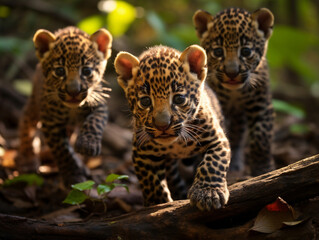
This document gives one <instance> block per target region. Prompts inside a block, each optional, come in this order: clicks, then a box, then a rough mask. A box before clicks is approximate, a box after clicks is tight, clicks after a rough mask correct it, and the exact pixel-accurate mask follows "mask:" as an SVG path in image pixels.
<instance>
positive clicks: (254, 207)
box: [0, 155, 319, 240]
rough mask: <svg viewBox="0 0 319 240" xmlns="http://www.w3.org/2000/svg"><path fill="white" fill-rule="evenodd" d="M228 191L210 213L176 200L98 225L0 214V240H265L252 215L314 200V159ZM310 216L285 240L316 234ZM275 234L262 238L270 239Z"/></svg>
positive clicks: (318, 191) (317, 175) (318, 159)
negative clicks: (254, 230) (275, 205)
mask: <svg viewBox="0 0 319 240" xmlns="http://www.w3.org/2000/svg"><path fill="white" fill-rule="evenodd" d="M229 190H230V200H229V202H228V204H227V206H226V207H224V208H222V209H218V210H214V211H211V212H202V211H199V210H198V209H196V208H195V207H192V206H190V204H189V201H188V200H181V201H175V202H171V203H165V204H161V205H157V206H153V207H148V208H144V209H142V210H140V211H137V212H133V213H130V214H125V215H122V216H119V217H115V218H108V219H105V220H104V221H93V220H90V221H86V222H80V223H52V222H46V221H43V220H36V219H29V218H24V217H16V216H9V215H4V214H0V239H2V238H3V239H25V238H28V239H68V240H70V239H78V240H79V239H80V240H81V239H233V238H236V239H247V238H248V239H250V238H251V239H265V238H266V237H265V236H266V235H262V236H261V235H258V234H257V235H252V234H251V233H249V231H248V230H249V228H250V227H251V223H252V219H253V218H254V217H255V216H256V214H257V212H258V210H260V209H261V208H262V207H264V206H265V205H266V204H268V203H271V202H273V201H274V200H276V198H277V197H278V196H280V197H282V198H283V199H284V200H286V201H287V202H288V203H289V204H292V203H296V202H300V201H304V200H307V199H309V198H313V197H315V196H319V155H315V156H313V157H310V158H307V159H304V160H301V161H299V162H297V163H294V164H291V165H289V166H287V167H284V168H281V169H278V170H275V171H272V172H269V173H267V174H264V175H261V176H258V177H255V178H252V179H249V180H247V181H244V182H240V183H236V184H233V185H232V186H230V187H229ZM318 202H319V201H318ZM317 205H318V204H317ZM314 211H315V210H314ZM316 211H318V212H317V213H316V214H317V215H316V216H315V217H314V218H312V219H309V220H307V221H305V223H304V224H303V225H301V226H300V225H298V226H296V227H295V228H293V229H294V230H293V231H290V232H289V233H288V234H290V235H289V236H291V237H292V238H290V239H298V238H299V237H303V239H305V237H304V236H305V235H304V234H305V233H306V234H308V236H309V237H310V238H311V236H315V234H318V233H319V207H318V208H317V209H316ZM276 234H277V235H276ZM276 234H275V235H267V238H268V239H272V238H271V236H273V239H276V238H278V233H276ZM311 234H312V235H311ZM286 236H288V235H286ZM317 236H318V235H317ZM281 237H282V236H281ZM284 239H286V238H284ZM306 239H308V238H306Z"/></svg>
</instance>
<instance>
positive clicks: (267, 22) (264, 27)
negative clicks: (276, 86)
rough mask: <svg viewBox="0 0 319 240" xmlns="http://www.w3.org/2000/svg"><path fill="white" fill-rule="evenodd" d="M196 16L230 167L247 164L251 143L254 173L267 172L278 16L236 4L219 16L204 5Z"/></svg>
mask: <svg viewBox="0 0 319 240" xmlns="http://www.w3.org/2000/svg"><path fill="white" fill-rule="evenodd" d="M193 20H194V24H195V26H196V31H197V36H198V37H199V39H200V44H201V46H202V47H203V48H204V49H205V50H206V53H207V62H208V78H207V82H208V84H209V85H210V87H211V88H212V89H213V90H214V91H215V92H216V94H217V97H218V99H219V101H220V103H221V106H222V110H223V114H224V115H225V121H226V129H227V132H226V135H227V136H228V137H229V140H230V145H231V150H232V160H231V163H230V170H243V166H244V165H243V159H244V158H243V156H244V151H243V149H244V146H245V145H248V146H249V153H248V156H247V159H246V160H247V162H248V163H249V165H250V168H251V169H250V170H251V174H252V175H259V174H262V173H265V172H267V171H269V170H271V169H272V168H273V163H272V155H271V141H272V135H273V121H274V114H273V107H272V103H271V93H270V90H269V74H268V67H267V62H266V59H265V55H266V51H267V44H268V39H269V38H270V36H271V34H272V27H273V23H274V17H273V15H272V13H271V12H270V11H269V10H268V9H265V8H262V9H260V10H257V11H255V12H254V13H252V14H250V13H249V12H247V11H245V10H243V9H239V8H230V9H226V10H224V11H222V12H221V13H219V14H217V15H216V16H212V15H210V14H209V13H207V12H205V11H202V10H198V11H197V12H196V13H195V15H194V17H193ZM246 137H248V140H247V143H246V141H244V139H245V138H246Z"/></svg>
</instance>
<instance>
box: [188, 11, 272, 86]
mask: <svg viewBox="0 0 319 240" xmlns="http://www.w3.org/2000/svg"><path fill="white" fill-rule="evenodd" d="M193 21H194V24H195V26H196V31H197V36H198V37H199V39H200V42H201V45H202V47H204V48H205V50H206V53H207V59H208V72H209V73H210V74H212V78H214V79H217V80H218V81H219V82H220V83H221V84H222V85H223V86H224V87H226V88H229V89H236V88H240V87H242V86H243V85H244V84H247V83H248V84H251V85H254V84H255V83H253V82H249V80H250V75H251V74H252V73H253V72H254V71H255V70H256V69H257V68H258V65H259V63H260V61H261V59H262V58H263V57H264V55H265V52H266V48H267V41H268V39H269V38H270V36H271V33H272V26H273V23H274V17H273V15H272V13H271V12H270V11H269V10H268V9H266V8H262V9H259V10H257V11H255V12H254V13H252V14H250V13H249V12H247V11H245V10H243V9H239V8H230V9H226V10H224V11H223V12H221V13H219V14H217V15H216V16H212V15H210V14H209V13H208V12H205V11H202V10H198V11H197V12H196V13H195V15H194V17H193Z"/></svg>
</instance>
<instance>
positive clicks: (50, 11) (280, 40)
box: [0, 0, 319, 142]
mask: <svg viewBox="0 0 319 240" xmlns="http://www.w3.org/2000/svg"><path fill="white" fill-rule="evenodd" d="M227 7H242V8H245V9H247V10H249V11H251V12H252V11H254V10H256V9H258V8H260V7H267V8H269V9H270V10H271V11H272V12H273V14H274V16H275V27H274V32H273V35H272V38H271V39H270V42H269V48H268V54H267V58H268V62H269V65H270V71H271V84H272V89H273V92H274V105H275V108H276V112H277V121H278V122H279V123H280V121H281V119H283V120H282V122H281V124H282V125H281V126H286V127H288V128H289V131H291V132H294V133H296V134H305V133H309V132H312V131H313V130H314V129H315V130H318V127H317V124H318V123H319V114H318V109H319V1H318V0H232V1H231V0H215V1H212V0H174V1H172V0H161V1H143V0H127V1H122V0H121V1H116V0H90V1H85V0H55V1H49V0H28V1H25V0H14V1H12V0H0V54H1V55H0V56H1V57H0V87H4V86H5V87H10V88H13V89H14V90H16V91H18V92H19V93H22V94H23V95H28V94H29V93H30V90H31V84H30V79H32V74H33V72H34V69H35V65H36V63H37V59H36V57H35V53H34V47H33V43H32V37H33V34H34V33H35V32H36V30H37V29H39V28H45V29H48V30H50V31H55V30H56V29H58V28H62V27H65V26H68V25H76V26H78V27H80V28H81V29H82V30H84V31H86V32H88V33H89V34H90V33H93V32H94V31H96V30H97V29H98V28H100V27H106V28H107V29H108V30H110V32H111V33H112V34H113V36H114V43H113V53H112V58H111V60H110V61H109V64H108V70H107V74H106V78H107V79H108V81H109V82H110V83H111V85H112V88H113V93H112V98H113V99H116V98H117V95H120V96H121V94H122V92H121V91H120V89H119V88H118V86H117V84H116V76H115V73H114V68H113V60H114V57H115V56H116V54H117V53H118V51H122V50H124V51H129V52H131V53H133V54H135V55H139V54H140V53H141V52H142V51H143V50H145V49H146V48H147V47H149V46H152V45H154V44H163V45H168V46H171V47H174V48H177V49H179V50H183V49H184V48H185V47H187V46H188V45H190V44H194V43H199V41H198V39H197V37H196V34H195V29H194V26H193V23H192V16H193V14H194V12H195V11H196V10H197V9H204V10H206V11H208V12H210V13H211V14H216V13H217V12H219V11H220V10H222V9H224V8H227ZM111 101H112V100H111ZM113 101H115V100H113ZM1 104H4V103H3V102H2V103H1V102H0V105H1ZM1 114H4V113H3V112H1ZM126 114H127V113H126ZM115 115H116V113H113V115H112V114H111V121H112V120H113V121H115V118H116V117H115ZM127 115H128V114H127ZM112 116H113V117H112ZM316 136H317V135H316ZM317 138H318V136H317V137H316V141H318V142H319V140H318V139H317Z"/></svg>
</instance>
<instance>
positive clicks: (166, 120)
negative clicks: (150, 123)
mask: <svg viewBox="0 0 319 240" xmlns="http://www.w3.org/2000/svg"><path fill="white" fill-rule="evenodd" d="M154 125H155V127H156V128H157V129H158V130H161V131H164V130H166V129H168V127H169V126H170V125H171V116H170V114H169V112H167V111H163V112H159V113H157V114H156V116H155V118H154Z"/></svg>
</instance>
